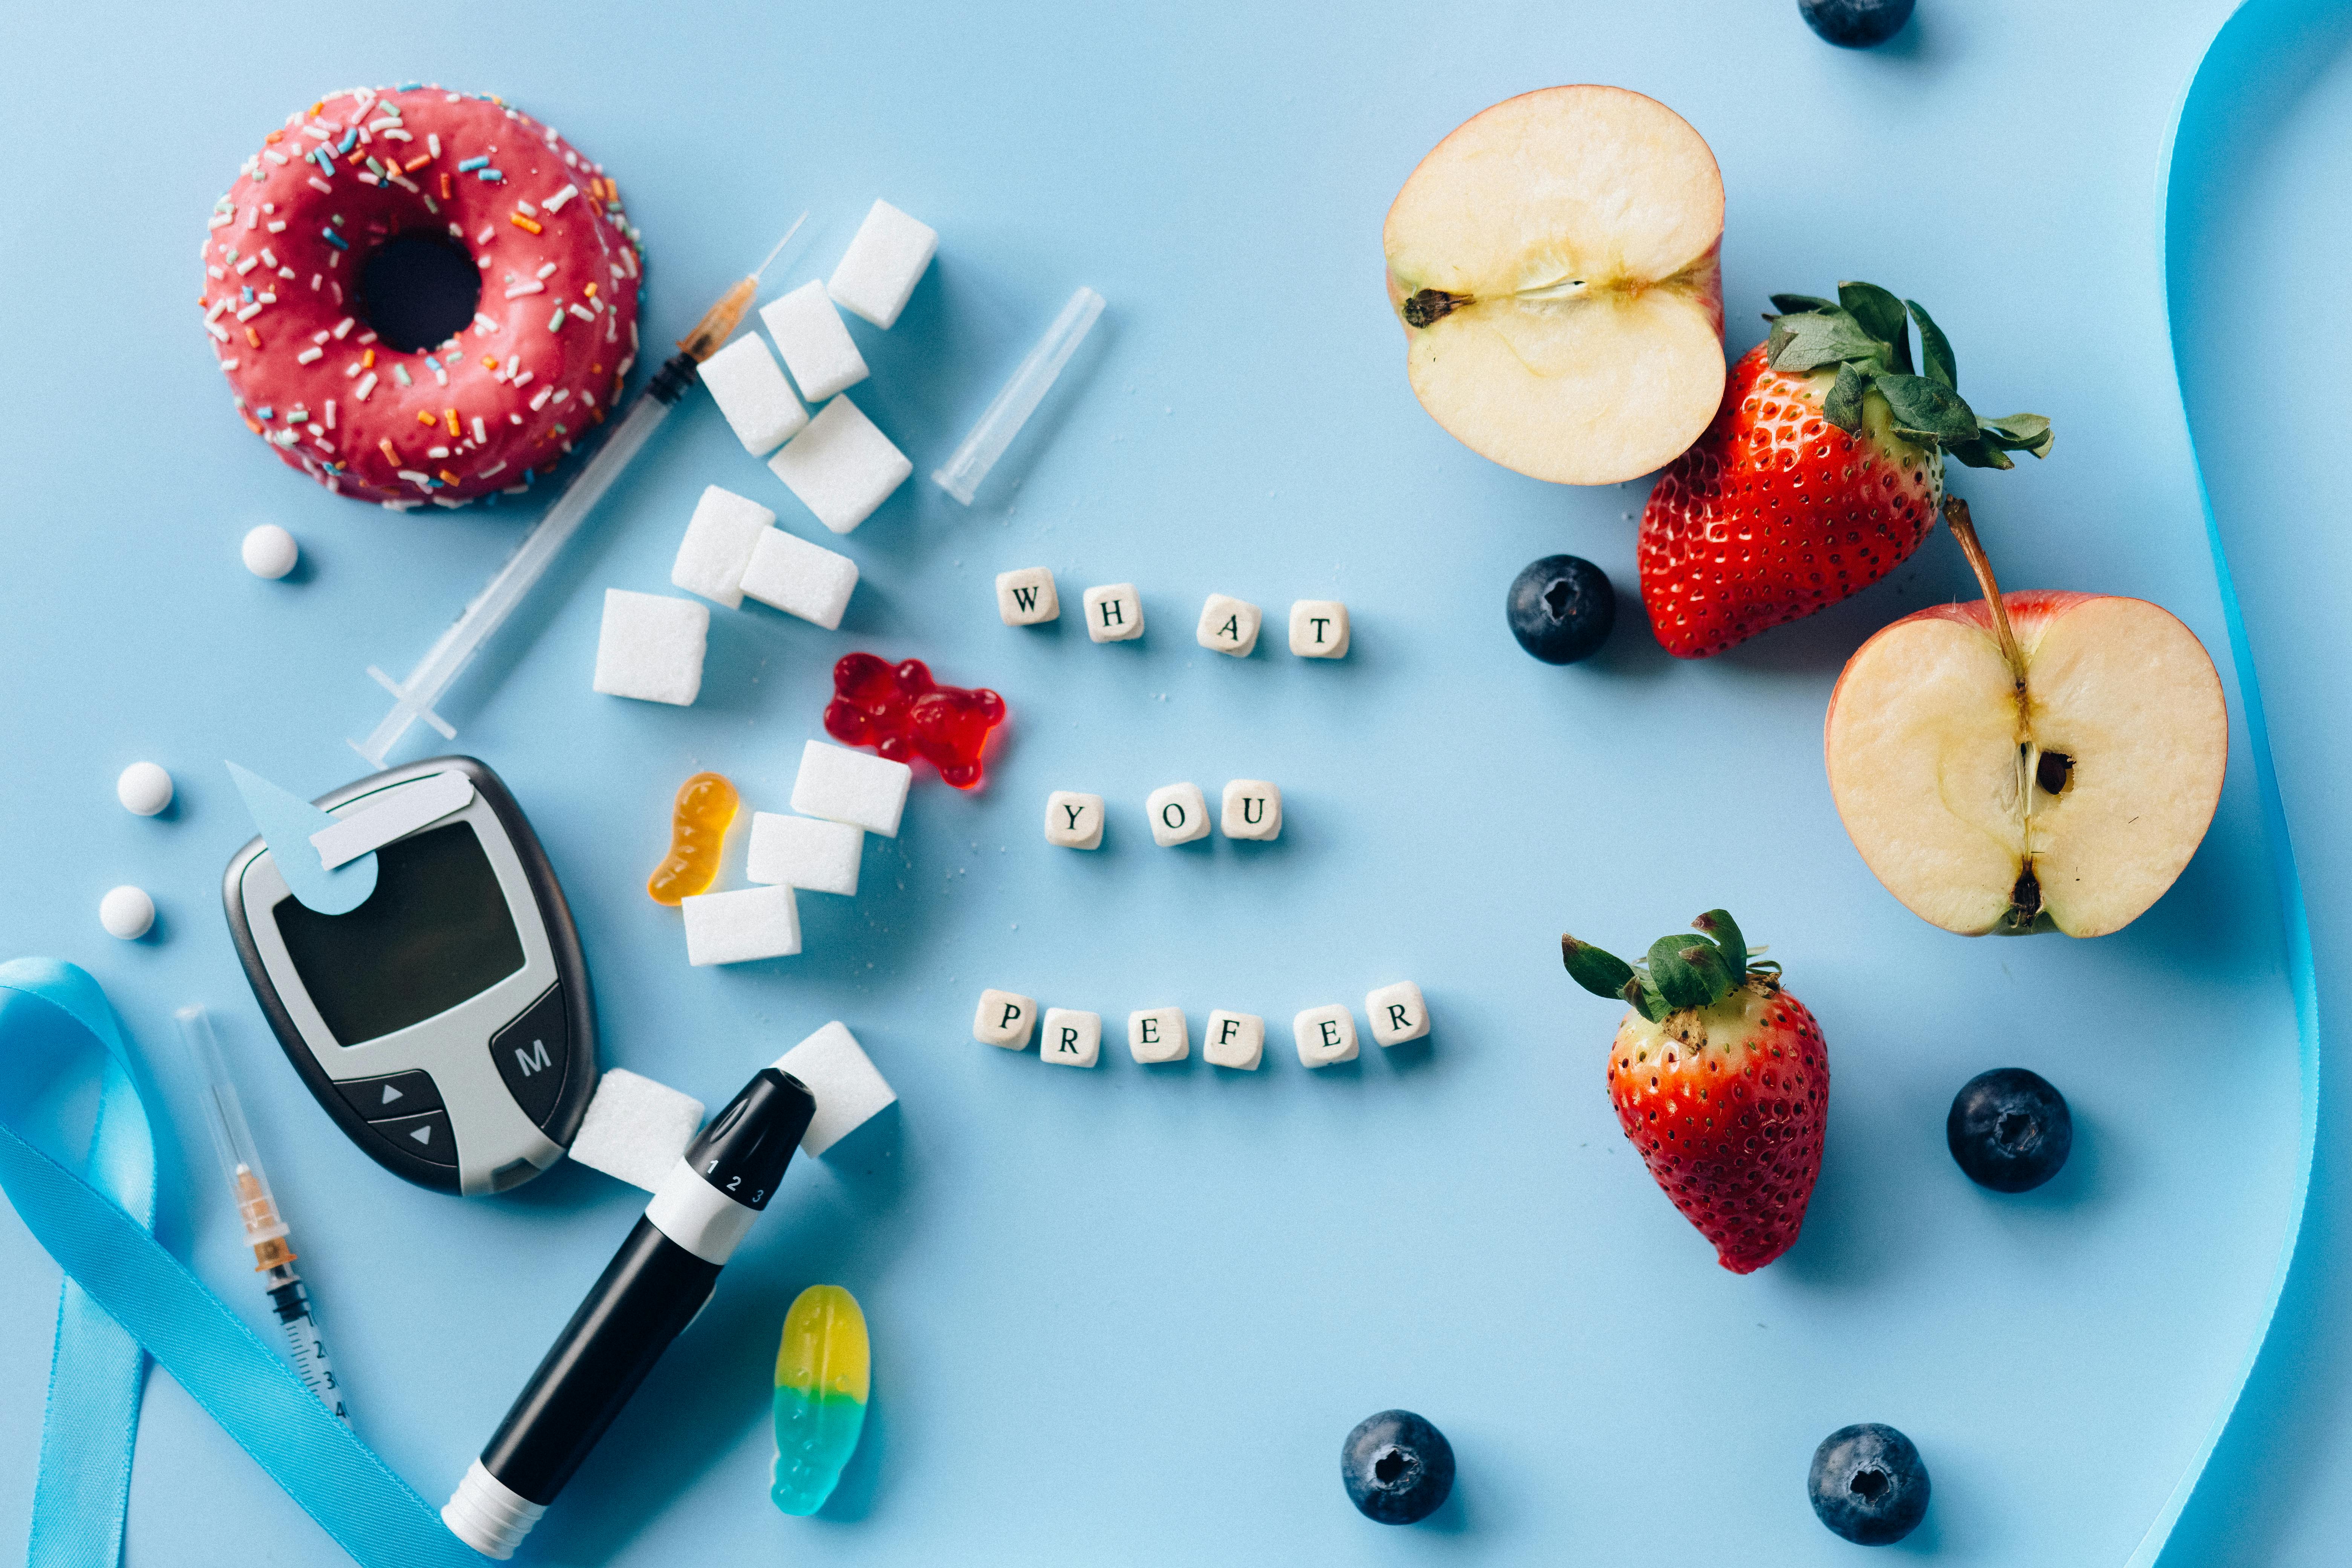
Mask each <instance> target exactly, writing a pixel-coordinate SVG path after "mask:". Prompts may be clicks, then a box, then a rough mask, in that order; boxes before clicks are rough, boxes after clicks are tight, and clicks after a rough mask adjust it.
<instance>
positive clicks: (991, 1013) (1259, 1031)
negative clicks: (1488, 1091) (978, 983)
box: [971, 980, 1429, 1072]
mask: <svg viewBox="0 0 2352 1568" xmlns="http://www.w3.org/2000/svg"><path fill="white" fill-rule="evenodd" d="M1364 1016H1366V1017H1367V1018H1368V1019H1369V1020H1370V1023H1371V1026H1372V1038H1373V1040H1374V1041H1375V1042H1377V1043H1378V1044H1380V1045H1381V1046H1382V1047H1387V1046H1401V1045H1402V1044H1404V1043H1405V1042H1406V1041H1407V1040H1418V1039H1420V1038H1422V1037H1424V1036H1426V1035H1427V1034H1428V1033H1429V1006H1428V1004H1427V1003H1425V1002H1423V1000H1422V995H1421V987H1420V986H1418V985H1415V984H1413V983H1412V981H1410V980H1401V981H1399V982H1397V983H1396V984H1393V985H1383V986H1381V988H1380V989H1379V990H1377V991H1374V992H1371V993H1370V994H1368V995H1367V996H1365V998H1364ZM1290 1034H1291V1039H1292V1041H1293V1042H1294V1043H1295V1044H1296V1045H1297V1047H1298V1060H1299V1062H1300V1064H1301V1065H1302V1066H1305V1067H1309V1068H1327V1067H1329V1066H1331V1065H1332V1064H1333V1063H1335V1062H1351V1061H1354V1060H1355V1059H1356V1018H1355V1015H1354V1014H1353V1013H1351V1012H1349V1010H1348V1008H1347V1006H1346V1005H1345V1004H1343V1003H1338V1002H1335V1003H1332V1004H1331V1005H1328V1006H1323V1007H1309V1008H1307V1010H1306V1011H1305V1012H1303V1013H1300V1014H1299V1015H1298V1016H1297V1017H1295V1018H1293V1019H1292V1020H1291V1021H1290ZM971 1037H972V1038H973V1039H975V1040H978V1041H979V1042H980V1043H981V1044H982V1045H984V1046H1002V1047H1003V1048H1004V1049H1006V1050H1008V1051H1020V1050H1026V1049H1028V1047H1029V1042H1030V1039H1031V1038H1032V1037H1034V1038H1035V1039H1036V1041H1037V1055H1038V1058H1039V1059H1040V1060H1043V1061H1047V1062H1053V1063H1055V1064H1057V1065H1059V1066H1062V1067H1071V1068H1090V1067H1093V1066H1095V1065H1096V1064H1097V1063H1098V1062H1100V1061H1101V1060H1102V1015H1101V1014H1099V1013H1087V1012H1082V1011H1080V1010H1078V1009H1076V1008H1074V1007H1048V1008H1046V1009H1045V1014H1044V1016H1043V1017H1042V1018H1041V1017H1040V1016H1039V1014H1038V1011H1037V1004H1036V1001H1035V1000H1034V998H1032V997H1028V996H1024V995H1022V994H1020V993H1019V992H1017V991H996V990H988V991H982V993H981V994H980V1007H979V1010H978V1011H977V1012H976V1013H974V1014H973V1016H972V1020H971ZM1127 1048H1128V1052H1129V1055H1131V1056H1133V1057H1134V1058H1135V1059H1136V1060H1137V1061H1139V1062H1181V1061H1182V1060H1183V1059H1184V1058H1186V1057H1188V1056H1190V1055H1191V1054H1192V1033H1191V1029H1190V1027H1189V1026H1188V1025H1187V1024H1186V1021H1185V1017H1184V1009H1183V1008H1181V1007H1146V1008H1144V1009H1142V1010H1141V1011H1139V1012H1134V1013H1129V1015H1128V1016H1127ZM1201 1055H1202V1057H1203V1058H1206V1059H1207V1060H1208V1062H1209V1063H1210V1065H1211V1066H1213V1067H1221V1068H1239V1069H1240V1070H1242V1071H1244V1072H1255V1071H1256V1070H1257V1069H1258V1066H1259V1064H1260V1063H1261V1062H1263V1061H1264V1060H1265V1019H1264V1018H1262V1017H1260V1016H1257V1015H1256V1014H1255V1013H1229V1012H1226V1011H1224V1010H1223V1008H1218V1009H1214V1010H1213V1011H1212V1012H1211V1013H1210V1014H1209V1018H1208V1025H1207V1027H1206V1028H1205V1029H1204V1030H1203V1031H1202V1037H1201Z"/></svg>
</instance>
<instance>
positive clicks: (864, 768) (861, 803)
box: [793, 741, 915, 838]
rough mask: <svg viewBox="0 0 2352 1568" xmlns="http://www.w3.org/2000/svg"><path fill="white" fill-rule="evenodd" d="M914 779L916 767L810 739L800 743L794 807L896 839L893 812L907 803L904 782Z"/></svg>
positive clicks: (898, 810)
mask: <svg viewBox="0 0 2352 1568" xmlns="http://www.w3.org/2000/svg"><path fill="white" fill-rule="evenodd" d="M914 778H915V770H914V769H912V768H910V767H908V765H907V764H906V763H894V762H892V761H891V760H890V759H889V758H887V757H869V756H867V755H866V753H865V752H852V751H846V750H845V749H844V748H842V747H840V746H828V745H826V744H825V743H824V742H823V741H811V742H809V743H808V744H807V745H805V746H803V747H802V748H801V771H800V772H799V773H798V774H796V775H795V776H794V777H793V810H794V811H797V812H799V813H800V814H801V815H802V816H822V817H824V819H825V820H826V821H827V822H846V823H848V824H850V825H851V826H856V827H862V828H864V829H866V832H868V833H878V834H880V835H881V836H882V837H885V838H896V837H898V815H899V813H901V812H903V811H904V810H906V808H907V786H908V784H912V783H913V782H914Z"/></svg>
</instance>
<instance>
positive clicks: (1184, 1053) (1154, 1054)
mask: <svg viewBox="0 0 2352 1568" xmlns="http://www.w3.org/2000/svg"><path fill="white" fill-rule="evenodd" d="M1127 1048H1128V1050H1129V1052H1131V1053H1132V1054H1133V1055H1134V1057H1135V1059H1136V1060H1137V1061H1139V1062H1181V1061H1182V1060H1183V1059H1184V1058H1186V1057H1188V1056H1190V1055H1192V1036H1191V1034H1190V1033H1189V1032H1188V1031H1187V1030H1186V1029H1185V1027H1184V1009H1183V1008H1181V1007H1146V1008H1144V1009H1143V1010H1142V1011H1141V1012H1138V1013H1129V1015H1128V1016H1127Z"/></svg>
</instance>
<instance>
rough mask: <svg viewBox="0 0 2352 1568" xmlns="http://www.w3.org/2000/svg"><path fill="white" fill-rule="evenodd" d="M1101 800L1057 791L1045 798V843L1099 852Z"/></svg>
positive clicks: (1067, 791)
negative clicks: (1097, 850)
mask: <svg viewBox="0 0 2352 1568" xmlns="http://www.w3.org/2000/svg"><path fill="white" fill-rule="evenodd" d="M1103 816H1104V813H1103V797H1102V796H1100V795H1080V794H1079V793H1077V792H1076V790H1067V789H1057V790H1055V792H1054V793H1053V794H1051V795H1047V796H1046V797H1045V842H1046V843H1048V844H1051V845H1054V846H1055V847H1058V848H1062V849H1099V848H1101V847H1102V838H1103Z"/></svg>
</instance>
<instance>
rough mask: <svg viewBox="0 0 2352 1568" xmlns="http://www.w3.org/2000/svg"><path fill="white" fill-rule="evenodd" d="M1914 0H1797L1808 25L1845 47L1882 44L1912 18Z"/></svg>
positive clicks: (1863, 47)
mask: <svg viewBox="0 0 2352 1568" xmlns="http://www.w3.org/2000/svg"><path fill="white" fill-rule="evenodd" d="M1911 4H1912V0H1797V9H1798V10H1799V11H1800V12H1801V13H1802V14H1803V16H1804V18H1805V26H1808V27H1811V29H1812V30H1813V31H1814V32H1816V33H1818V34H1820V35H1821V36H1822V37H1823V38H1824V39H1826V40H1827V41H1829V42H1830V43H1832V44H1835V45H1836V46H1837V47H1840V48H1842V49H1866V48H1868V47H1870V46H1871V45H1873V44H1883V43H1885V41H1886V40H1887V39H1889V38H1891V37H1894V36H1895V34H1897V33H1899V32H1901V31H1902V30H1903V24H1904V23H1906V22H1907V21H1909V20H1910V19H1911Z"/></svg>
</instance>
